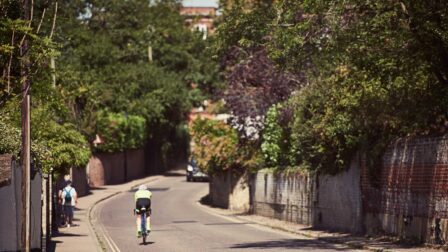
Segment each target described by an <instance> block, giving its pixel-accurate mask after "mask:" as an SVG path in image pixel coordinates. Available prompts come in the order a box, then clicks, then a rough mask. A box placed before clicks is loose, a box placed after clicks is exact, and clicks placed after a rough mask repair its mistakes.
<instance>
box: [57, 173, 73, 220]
mask: <svg viewBox="0 0 448 252" xmlns="http://www.w3.org/2000/svg"><path fill="white" fill-rule="evenodd" d="M69 180H71V176H70V175H69V174H66V175H64V180H63V181H60V182H59V183H58V185H57V188H58V205H57V208H56V213H57V218H58V219H57V223H58V225H59V226H61V227H63V226H65V225H67V223H66V222H65V215H64V209H63V206H62V190H64V188H65V187H66V186H67V181H69Z"/></svg>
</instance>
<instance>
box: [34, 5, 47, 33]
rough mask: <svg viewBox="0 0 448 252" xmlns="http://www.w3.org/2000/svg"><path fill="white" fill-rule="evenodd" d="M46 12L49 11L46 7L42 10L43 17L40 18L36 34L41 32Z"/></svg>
mask: <svg viewBox="0 0 448 252" xmlns="http://www.w3.org/2000/svg"><path fill="white" fill-rule="evenodd" d="M46 12H47V9H46V8H45V9H44V10H43V11H42V17H41V18H40V22H39V25H38V26H37V30H36V34H39V31H40V27H41V26H42V23H43V21H44V18H45V13H46Z"/></svg>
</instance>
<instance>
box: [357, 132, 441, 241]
mask: <svg viewBox="0 0 448 252" xmlns="http://www.w3.org/2000/svg"><path fill="white" fill-rule="evenodd" d="M362 164H363V165H362V169H363V176H362V185H361V190H362V193H363V196H364V197H363V208H364V212H365V223H366V228H367V232H368V233H387V234H391V235H396V236H400V237H404V238H410V239H417V240H420V241H426V242H431V243H443V240H447V239H448V236H447V233H448V135H445V136H441V137H420V138H406V139H399V140H397V141H396V142H395V143H393V144H392V145H391V146H390V147H389V148H388V150H387V152H386V154H385V155H384V157H383V167H382V168H381V169H378V170H380V174H379V175H380V180H379V183H378V185H377V186H373V185H372V183H371V182H370V180H369V177H368V175H367V174H368V173H367V167H366V165H365V162H363V163H362Z"/></svg>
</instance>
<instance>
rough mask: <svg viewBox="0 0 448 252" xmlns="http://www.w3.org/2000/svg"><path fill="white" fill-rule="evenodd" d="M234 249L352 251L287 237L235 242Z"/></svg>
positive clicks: (318, 242)
mask: <svg viewBox="0 0 448 252" xmlns="http://www.w3.org/2000/svg"><path fill="white" fill-rule="evenodd" d="M230 248H232V249H248V248H254V249H266V248H271V249H282V250H283V249H306V250H325V249H328V250H340V251H350V250H352V249H350V248H342V247H340V246H337V245H334V244H330V243H326V242H322V241H318V240H305V239H285V240H277V241H264V242H250V243H240V244H235V245H233V246H232V247H230Z"/></svg>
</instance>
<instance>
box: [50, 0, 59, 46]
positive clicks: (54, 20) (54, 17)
mask: <svg viewBox="0 0 448 252" xmlns="http://www.w3.org/2000/svg"><path fill="white" fill-rule="evenodd" d="M57 16H58V1H56V2H55V4H54V16H53V24H52V26H51V32H50V39H51V38H53V33H54V29H55V28H56V17H57Z"/></svg>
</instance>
